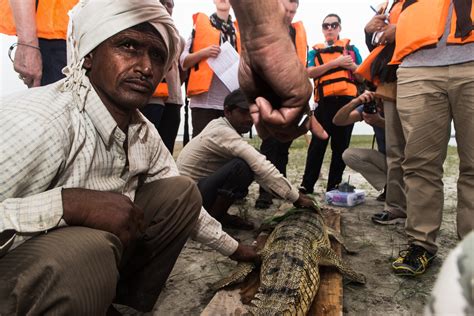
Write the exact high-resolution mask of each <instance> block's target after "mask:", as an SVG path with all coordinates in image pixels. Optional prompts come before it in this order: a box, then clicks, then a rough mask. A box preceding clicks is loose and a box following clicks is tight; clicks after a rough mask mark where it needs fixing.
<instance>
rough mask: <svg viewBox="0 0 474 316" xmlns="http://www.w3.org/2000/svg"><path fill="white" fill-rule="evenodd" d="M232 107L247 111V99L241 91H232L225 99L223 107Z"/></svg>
mask: <svg viewBox="0 0 474 316" xmlns="http://www.w3.org/2000/svg"><path fill="white" fill-rule="evenodd" d="M232 105H234V106H238V107H239V108H242V109H246V110H248V108H249V103H248V101H247V99H246V98H245V95H244V93H243V92H242V90H240V89H237V90H234V91H232V92H231V93H230V94H229V95H227V96H226V97H225V99H224V106H232Z"/></svg>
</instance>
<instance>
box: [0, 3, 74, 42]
mask: <svg viewBox="0 0 474 316" xmlns="http://www.w3.org/2000/svg"><path fill="white" fill-rule="evenodd" d="M77 2H78V0H38V1H37V7H36V34H37V36H38V38H44V39H66V33H67V24H68V22H69V16H68V15H67V13H68V11H69V10H71V9H72V7H74V5H76V3H77ZM0 12H1V14H2V18H1V19H0V33H3V34H7V35H16V28H15V19H14V18H13V12H12V10H11V7H10V3H9V0H0Z"/></svg>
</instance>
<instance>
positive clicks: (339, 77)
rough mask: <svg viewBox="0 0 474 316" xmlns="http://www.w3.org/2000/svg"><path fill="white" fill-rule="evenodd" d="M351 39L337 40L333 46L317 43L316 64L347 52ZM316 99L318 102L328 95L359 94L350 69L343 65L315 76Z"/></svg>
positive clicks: (319, 64) (315, 47) (326, 61)
mask: <svg viewBox="0 0 474 316" xmlns="http://www.w3.org/2000/svg"><path fill="white" fill-rule="evenodd" d="M349 42H350V40H349V39H342V40H337V41H336V42H335V43H334V45H333V46H330V47H326V45H325V44H316V45H315V46H313V48H314V49H315V50H316V55H315V57H314V62H315V64H316V66H321V65H323V64H327V63H328V62H330V61H331V60H334V59H336V58H338V57H339V56H342V55H345V54H346V53H347V48H348V46H349ZM313 80H314V101H315V102H317V101H319V100H320V99H321V98H323V97H328V96H352V97H355V96H356V95H357V86H356V85H355V83H354V81H353V80H352V79H351V74H350V71H349V70H347V69H344V68H341V67H338V68H334V69H331V70H329V71H328V72H326V73H325V74H324V75H322V76H321V77H318V78H314V79H313Z"/></svg>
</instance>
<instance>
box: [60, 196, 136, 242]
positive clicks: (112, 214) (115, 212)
mask: <svg viewBox="0 0 474 316" xmlns="http://www.w3.org/2000/svg"><path fill="white" fill-rule="evenodd" d="M62 199H63V210H64V213H63V218H64V220H65V221H66V223H67V224H68V225H70V226H85V227H90V228H95V229H100V230H104V231H107V232H110V233H112V234H114V235H116V236H117V237H118V238H119V239H120V241H121V242H122V244H123V246H124V247H126V246H127V245H128V244H129V242H130V241H133V240H134V239H135V238H136V237H137V234H138V231H144V227H143V225H144V222H143V211H142V210H141V209H140V208H139V207H138V206H136V205H135V204H134V203H133V202H132V201H131V200H130V199H129V198H128V197H126V196H125V195H123V194H120V193H113V192H103V191H95V190H87V189H64V190H63V191H62Z"/></svg>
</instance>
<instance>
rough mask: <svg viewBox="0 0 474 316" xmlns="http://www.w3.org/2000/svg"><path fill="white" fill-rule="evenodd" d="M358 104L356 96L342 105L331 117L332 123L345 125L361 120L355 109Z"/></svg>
mask: <svg viewBox="0 0 474 316" xmlns="http://www.w3.org/2000/svg"><path fill="white" fill-rule="evenodd" d="M359 105H360V102H359V100H358V98H355V99H352V100H351V101H350V102H349V103H347V104H346V105H344V106H343V107H342V108H341V109H340V110H339V111H337V113H336V115H334V118H333V119H332V122H333V123H334V125H337V126H346V125H350V124H352V123H355V122H359V121H361V120H362V117H361V115H360V114H359V112H357V111H356V110H355V109H356V108H357V107H358V106H359Z"/></svg>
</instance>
